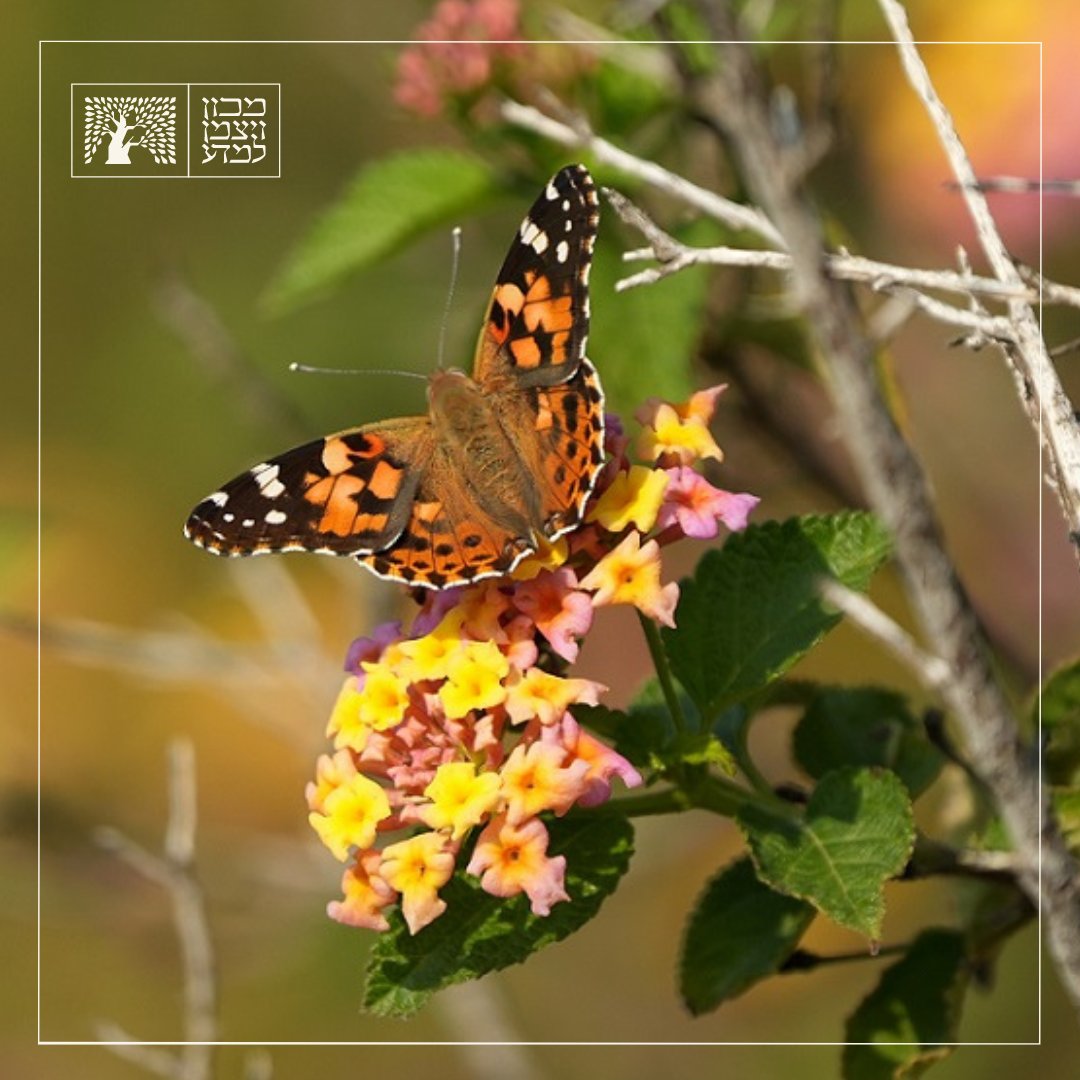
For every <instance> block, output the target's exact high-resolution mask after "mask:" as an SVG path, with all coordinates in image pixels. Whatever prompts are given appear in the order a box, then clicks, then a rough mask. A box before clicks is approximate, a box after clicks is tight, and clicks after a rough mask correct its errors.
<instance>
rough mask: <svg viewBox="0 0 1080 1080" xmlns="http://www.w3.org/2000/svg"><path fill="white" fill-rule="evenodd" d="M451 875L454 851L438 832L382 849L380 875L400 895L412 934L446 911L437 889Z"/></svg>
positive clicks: (422, 834) (402, 907)
mask: <svg viewBox="0 0 1080 1080" xmlns="http://www.w3.org/2000/svg"><path fill="white" fill-rule="evenodd" d="M453 872H454V852H453V851H452V850H450V849H449V848H448V847H447V840H446V838H445V837H444V836H443V835H442V834H441V833H437V832H427V833H421V834H420V835H419V836H413V837H411V838H410V839H408V840H402V841H401V842H400V843H398V844H391V845H390V846H389V847H387V848H385V849H384V850H383V857H382V864H381V866H380V868H379V873H380V876H381V877H382V879H383V880H384V881H385V882H386V883H387V884H388V885H390V886H391V887H392V888H394V889H396V890H397V891H398V892H399V893H401V913H402V914H403V915H404V916H405V921H406V922H407V923H408V924H409V932H410V933H412V934H415V933H416V932H417V931H418V930H420V929H422V928H423V927H425V926H427V924H428V923H429V922H431V921H432V919H437V918H438V917H439V916H440V915H441V914H442V913H443V912H444V911H445V910H446V901H445V900H440V899H439V889H440V888H442V886H443V885H445V884H446V883H447V882H448V881H449V880H450V875H451V874H453Z"/></svg>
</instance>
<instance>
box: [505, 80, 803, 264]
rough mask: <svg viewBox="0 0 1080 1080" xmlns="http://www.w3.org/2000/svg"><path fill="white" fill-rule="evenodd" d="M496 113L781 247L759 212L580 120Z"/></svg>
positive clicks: (524, 108) (521, 109)
mask: <svg viewBox="0 0 1080 1080" xmlns="http://www.w3.org/2000/svg"><path fill="white" fill-rule="evenodd" d="M500 113H501V115H502V118H503V119H504V120H505V121H506V122H507V123H509V124H514V125H516V126H517V127H521V128H525V129H526V130H527V131H533V132H536V134H538V135H542V136H543V137H544V138H547V139H550V140H551V141H552V142H555V143H558V144H559V145H560V146H569V147H574V148H575V149H579V150H588V151H589V152H590V153H591V154H593V156H594V157H595V158H596V159H597V161H601V162H603V163H604V164H605V165H611V166H612V167H613V168H616V169H619V170H620V171H621V172H624V173H626V174H627V175H628V176H635V177H637V178H638V179H639V180H644V181H645V182H646V183H648V184H649V185H650V186H652V187H654V188H656V189H657V190H658V191H665V192H667V194H669V195H672V196H674V197H675V198H676V199H679V200H680V201H681V202H683V203H685V204H686V205H687V206H692V207H693V208H694V209H696V210H700V211H701V213H703V214H705V215H707V216H708V217H711V218H714V219H715V220H716V221H720V222H722V223H723V224H724V225H727V226H728V227H729V228H732V229H746V230H747V231H749V232H752V233H754V234H755V235H757V236H760V237H761V238H762V239H763V240H765V241H767V242H768V243H769V244H770V245H771V246H772V247H778V248H782V247H783V246H784V242H783V239H782V238H781V237H780V235H779V234H778V233H777V231H776V229H775V228H774V227H773V225H772V224H771V223H770V222H769V220H768V219H767V218H766V217H765V216H764V215H763V214H762V213H761V212H760V211H759V210H756V209H754V208H753V207H751V206H743V205H742V204H741V203H737V202H733V201H732V200H731V199H725V198H724V197H723V196H721V195H717V194H716V193H715V192H712V191H708V190H707V189H705V188H702V187H698V185H697V184H692V183H691V182H690V181H689V180H686V179H684V178H683V177H681V176H679V175H678V174H677V173H673V172H670V171H669V170H667V169H665V168H663V167H661V166H660V165H656V164H654V163H653V162H651V161H645V160H643V159H642V158H639V157H635V156H634V155H633V154H629V153H627V152H626V151H625V150H621V149H620V148H619V147H617V146H616V145H615V144H614V143H610V142H608V141H607V139H601V138H600V137H599V136H598V135H594V134H593V133H592V132H591V131H590V130H589V127H588V125H587V124H586V123H585V121H584V120H583V119H579V118H575V120H576V123H575V124H574V126H571V125H570V124H564V123H562V122H561V121H559V120H554V119H552V118H551V117H550V116H546V115H545V114H544V113H542V112H540V110H539V109H534V108H533V107H532V106H531V105H522V104H521V103H520V102H517V101H504V102H503V103H502V105H501V107H500Z"/></svg>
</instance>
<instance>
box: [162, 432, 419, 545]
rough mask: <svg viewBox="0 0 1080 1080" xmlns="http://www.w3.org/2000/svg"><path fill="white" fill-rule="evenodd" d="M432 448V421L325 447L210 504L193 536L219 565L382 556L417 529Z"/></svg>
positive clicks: (336, 438)
mask: <svg viewBox="0 0 1080 1080" xmlns="http://www.w3.org/2000/svg"><path fill="white" fill-rule="evenodd" d="M430 443H431V426H430V423H429V422H428V420H427V418H426V417H415V418H409V419H408V420H399V421H396V422H394V423H392V424H391V425H388V426H386V427H385V428H384V429H383V430H380V427H379V425H375V426H374V427H373V428H367V427H364V428H355V429H353V430H351V431H343V432H340V433H339V434H337V435H328V436H327V437H326V438H323V439H316V440H315V441H314V442H310V443H306V444H304V445H303V446H298V447H296V448H295V449H293V450H289V451H288V452H286V453H284V454H282V455H281V456H280V457H276V458H272V459H270V460H268V461H265V462H261V463H260V464H258V465H255V466H254V467H253V468H251V469H249V470H248V471H247V472H245V473H242V474H241V475H240V476H238V477H236V479H234V480H231V481H230V482H229V483H227V484H225V485H224V486H223V487H222V488H221V489H220V490H219V491H215V492H214V493H213V494H212V495H208V496H207V497H206V498H205V499H203V501H202V502H200V503H199V504H198V506H196V507H195V509H194V510H193V511H192V512H191V516H190V517H189V518H188V521H187V525H186V526H185V527H184V534H185V535H186V536H187V538H188V539H189V540H191V541H192V542H193V543H195V544H198V545H199V546H200V547H203V548H206V550H207V551H211V552H213V553H214V554H216V555H257V554H261V553H262V552H273V551H298V550H302V551H315V552H320V553H325V554H330V555H355V554H357V553H359V552H371V551H382V550H384V549H385V548H387V547H389V546H390V545H391V544H393V543H394V541H395V540H397V538H398V537H399V536H400V535H401V533H402V531H403V530H404V529H405V527H406V525H407V524H408V522H409V518H410V515H411V512H412V503H413V496H414V494H415V492H416V487H417V484H418V482H419V478H420V476H421V475H422V473H423V467H424V458H425V456H428V455H430Z"/></svg>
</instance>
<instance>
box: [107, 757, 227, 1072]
mask: <svg viewBox="0 0 1080 1080" xmlns="http://www.w3.org/2000/svg"><path fill="white" fill-rule="evenodd" d="M168 791H169V817H168V822H167V824H166V830H165V843H164V853H163V855H161V856H158V855H154V854H152V853H151V852H149V851H147V850H146V849H145V848H142V847H141V846H140V845H138V844H136V843H135V842H134V841H133V840H131V839H129V838H128V837H126V836H124V834H123V833H121V832H119V831H118V830H116V829H101V830H99V831H98V842H99V843H100V844H101V845H102V846H103V847H104V848H106V849H107V850H108V851H111V852H112V853H113V854H115V855H117V856H118V857H119V858H121V859H123V860H124V862H126V863H127V864H128V865H129V866H130V867H132V869H134V870H135V871H136V872H137V873H139V874H141V875H142V876H143V877H145V878H147V879H148V880H149V881H153V882H154V883H155V884H157V885H160V886H162V888H164V889H165V890H166V891H167V892H168V894H169V898H170V900H171V901H172V907H173V921H174V923H175V924H176V936H177V938H178V940H179V942H180V952H181V956H182V959H183V970H184V1043H183V1045H182V1046H181V1048H180V1049H179V1051H178V1052H177V1054H176V1055H175V1056H174V1055H164V1056H163V1055H160V1054H153V1055H146V1054H139V1055H135V1054H132V1053H129V1052H126V1051H128V1050H130V1049H131V1048H128V1047H125V1048H124V1051H125V1053H123V1054H121V1056H126V1057H128V1059H129V1060H132V1061H137V1063H138V1064H141V1065H143V1066H144V1067H146V1068H148V1069H151V1070H152V1071H154V1072H157V1073H159V1074H160V1075H162V1076H172V1077H175V1078H176V1080H210V1076H211V1075H212V1065H213V1050H214V1048H213V1046H212V1045H210V1044H212V1043H213V1041H214V1040H215V1039H216V1038H217V980H216V976H215V971H214V951H213V944H212V942H211V940H210V927H209V923H208V921H207V918H206V907H205V904H204V902H203V895H202V889H201V887H200V886H199V883H198V881H197V879H196V877H195V869H194V859H195V825H196V804H195V798H196V787H195V753H194V750H193V748H192V746H191V743H190V742H189V741H188V740H187V739H175V740H173V742H172V743H170V745H169V788H168ZM117 1030H119V1029H118V1028H116V1026H115V1025H113V1024H108V1023H105V1024H99V1025H98V1035H99V1037H100V1038H101V1039H103V1040H104V1039H106V1038H115V1037H116V1036H115V1033H116V1031H117ZM123 1041H127V1037H126V1036H125V1037H124V1038H123ZM111 1049H117V1050H118V1052H119V1048H115V1047H111ZM142 1049H145V1048H140V1050H142ZM166 1057H167V1058H168V1059H169V1062H170V1063H171V1068H170V1069H169V1070H168V1071H166V1064H167V1063H166V1061H165V1058H166Z"/></svg>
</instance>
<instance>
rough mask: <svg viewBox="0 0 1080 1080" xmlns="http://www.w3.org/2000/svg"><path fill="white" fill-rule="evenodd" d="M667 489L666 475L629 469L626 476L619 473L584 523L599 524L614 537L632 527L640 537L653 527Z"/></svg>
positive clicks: (643, 469) (640, 469)
mask: <svg viewBox="0 0 1080 1080" xmlns="http://www.w3.org/2000/svg"><path fill="white" fill-rule="evenodd" d="M667 485H668V476H667V473H665V472H663V471H661V470H660V469H649V468H646V467H645V466H644V465H632V466H631V467H630V471H629V472H621V473H619V474H618V475H617V476H616V477H615V479H614V480H612V482H611V483H610V485H608V488H607V490H606V491H605V492H604V494H603V495H601V496H600V498H599V499H598V500H597V502H596V505H595V506H594V507H593V508H592V510H591V511H590V512H589V516H588V519H587V520H589V521H598V522H599V523H600V524H601V525H603V526H604V528H605V529H607V530H608V532H613V533H620V532H622V531H623V529H625V528H626V527H627V526H628V525H631V524H633V525H634V526H636V527H637V528H638V529H639V530H640V531H641V532H643V533H644V532H648V531H649V530H650V529H651V528H652V527H653V525H655V524H656V515H657V514H659V513H660V504H661V503H662V502H663V501H664V489H665V488H666V487H667Z"/></svg>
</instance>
